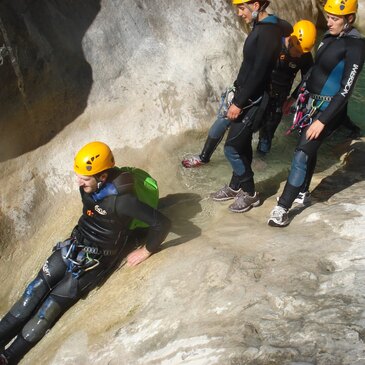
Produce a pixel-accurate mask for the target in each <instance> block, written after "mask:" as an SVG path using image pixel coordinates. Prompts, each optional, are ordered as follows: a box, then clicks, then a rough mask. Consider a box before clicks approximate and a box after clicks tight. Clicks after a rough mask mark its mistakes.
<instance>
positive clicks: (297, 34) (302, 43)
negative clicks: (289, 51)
mask: <svg viewBox="0 0 365 365" xmlns="http://www.w3.org/2000/svg"><path fill="white" fill-rule="evenodd" d="M316 37H317V29H316V26H315V25H314V24H313V23H312V22H311V21H309V20H300V21H299V22H297V23H295V24H294V26H293V33H292V34H291V40H292V43H293V46H294V47H296V48H298V49H299V50H300V51H301V52H302V53H306V52H310V51H311V50H312V48H313V46H314V44H315V43H316Z"/></svg>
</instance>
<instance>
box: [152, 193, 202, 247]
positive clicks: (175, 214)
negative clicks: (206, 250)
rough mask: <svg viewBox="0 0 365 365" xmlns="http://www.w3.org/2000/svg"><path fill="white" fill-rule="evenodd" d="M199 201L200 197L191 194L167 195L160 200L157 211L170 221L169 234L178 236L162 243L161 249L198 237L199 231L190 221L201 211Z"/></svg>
mask: <svg viewBox="0 0 365 365" xmlns="http://www.w3.org/2000/svg"><path fill="white" fill-rule="evenodd" d="M200 201H201V196H200V195H198V194H193V193H180V194H169V195H167V196H165V197H163V198H161V199H160V204H159V209H160V210H161V211H162V212H163V213H164V214H165V215H166V216H167V217H169V219H170V220H171V222H172V227H171V232H173V233H175V234H176V235H178V236H179V237H178V238H175V239H172V240H170V241H167V242H166V243H164V244H163V245H162V249H166V248H168V247H172V246H177V245H180V244H182V243H185V242H188V241H190V240H192V239H193V238H195V237H198V236H200V234H201V229H200V228H199V227H198V226H196V225H195V224H194V223H192V222H191V221H190V220H191V219H192V218H194V217H195V216H196V215H197V214H198V213H200V212H201V211H202V208H201V205H200Z"/></svg>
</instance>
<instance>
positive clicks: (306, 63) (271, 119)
mask: <svg viewBox="0 0 365 365" xmlns="http://www.w3.org/2000/svg"><path fill="white" fill-rule="evenodd" d="M312 66H313V57H312V54H311V53H310V52H307V53H304V54H303V55H302V56H301V57H292V56H290V54H289V50H288V48H287V47H286V45H285V38H283V39H282V48H281V52H280V55H279V59H278V61H277V62H276V66H275V68H274V70H273V72H272V74H271V82H272V84H271V91H270V100H269V104H268V108H267V112H266V116H265V122H264V124H263V126H262V127H261V129H260V144H261V145H262V146H261V147H262V150H261V149H260V145H259V146H258V150H259V151H261V152H268V151H269V150H270V147H271V140H272V138H273V137H274V134H275V131H276V128H277V127H278V125H279V123H280V121H281V118H282V116H283V111H282V108H283V104H284V102H285V101H286V99H287V97H288V95H289V94H290V90H291V87H292V85H293V82H294V79H295V76H296V75H297V73H298V71H300V73H301V77H302V79H303V77H304V75H305V74H306V73H307V72H308V71H309V69H310V68H311V67H312Z"/></svg>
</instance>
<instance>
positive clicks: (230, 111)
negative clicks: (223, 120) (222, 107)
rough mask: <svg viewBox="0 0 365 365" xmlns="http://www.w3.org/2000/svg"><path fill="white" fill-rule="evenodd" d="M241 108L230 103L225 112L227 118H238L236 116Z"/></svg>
mask: <svg viewBox="0 0 365 365" xmlns="http://www.w3.org/2000/svg"><path fill="white" fill-rule="evenodd" d="M241 111H242V109H240V108H239V107H238V106H236V105H234V104H232V105H231V106H230V107H229V109H228V112H227V118H228V119H229V120H235V119H237V118H238V116H239V115H240V114H241Z"/></svg>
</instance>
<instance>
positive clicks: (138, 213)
mask: <svg viewBox="0 0 365 365" xmlns="http://www.w3.org/2000/svg"><path fill="white" fill-rule="evenodd" d="M115 210H116V213H117V216H118V217H120V219H121V220H122V219H123V216H128V217H130V218H134V219H138V220H140V221H142V222H144V223H146V224H148V225H149V227H148V233H147V239H146V242H147V243H146V248H147V250H148V251H149V252H156V251H157V250H158V249H159V246H160V245H161V243H162V242H163V241H164V240H165V238H166V236H167V234H168V232H169V230H170V227H171V222H170V220H169V219H168V218H167V217H165V216H164V215H163V214H162V213H161V212H159V211H158V210H157V209H154V208H152V207H150V206H149V205H147V204H145V203H142V202H141V201H139V200H138V199H137V198H136V197H135V196H134V195H132V194H123V195H121V196H118V197H117V199H116V201H115Z"/></svg>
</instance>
